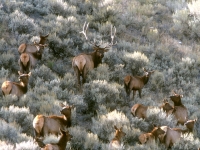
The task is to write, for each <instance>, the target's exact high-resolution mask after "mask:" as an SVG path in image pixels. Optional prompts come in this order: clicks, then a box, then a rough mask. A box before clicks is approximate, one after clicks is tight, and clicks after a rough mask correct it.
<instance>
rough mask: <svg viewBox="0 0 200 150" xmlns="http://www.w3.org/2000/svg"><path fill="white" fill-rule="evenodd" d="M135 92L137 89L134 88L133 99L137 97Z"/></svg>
mask: <svg viewBox="0 0 200 150" xmlns="http://www.w3.org/2000/svg"><path fill="white" fill-rule="evenodd" d="M135 94H136V90H133V99H134V97H135Z"/></svg>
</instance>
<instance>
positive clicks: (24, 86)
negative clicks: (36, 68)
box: [1, 71, 31, 97]
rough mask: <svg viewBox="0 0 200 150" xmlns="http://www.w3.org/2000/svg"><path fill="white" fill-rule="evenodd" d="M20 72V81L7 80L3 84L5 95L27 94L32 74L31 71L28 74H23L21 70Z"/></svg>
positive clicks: (18, 95)
mask: <svg viewBox="0 0 200 150" xmlns="http://www.w3.org/2000/svg"><path fill="white" fill-rule="evenodd" d="M18 73H19V82H11V81H5V82H3V84H2V86H1V90H2V93H3V95H4V96H5V95H9V94H12V95H16V96H17V97H21V96H22V95H24V94H26V93H27V91H28V81H29V77H30V76H31V72H29V73H28V74H23V73H21V72H20V71H18Z"/></svg>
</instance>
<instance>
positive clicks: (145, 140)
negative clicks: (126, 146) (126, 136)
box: [139, 125, 165, 144]
mask: <svg viewBox="0 0 200 150" xmlns="http://www.w3.org/2000/svg"><path fill="white" fill-rule="evenodd" d="M164 133H165V131H163V130H162V129H161V128H160V127H157V126H155V125H154V128H153V130H152V131H151V132H149V133H144V134H141V135H140V136H139V141H140V143H141V144H149V143H151V142H153V140H155V139H157V138H158V137H159V136H160V135H162V134H164Z"/></svg>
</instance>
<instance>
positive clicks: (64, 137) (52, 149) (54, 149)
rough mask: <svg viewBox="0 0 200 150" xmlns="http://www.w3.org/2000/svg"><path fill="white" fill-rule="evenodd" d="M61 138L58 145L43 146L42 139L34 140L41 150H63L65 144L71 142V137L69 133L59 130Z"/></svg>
mask: <svg viewBox="0 0 200 150" xmlns="http://www.w3.org/2000/svg"><path fill="white" fill-rule="evenodd" d="M60 133H61V137H60V139H59V141H58V143H50V144H46V145H45V144H44V143H43V141H42V139H39V138H36V142H37V143H38V145H39V146H40V147H41V148H42V149H41V150H65V148H66V146H67V142H68V141H71V138H72V135H71V134H69V131H63V130H62V129H60Z"/></svg>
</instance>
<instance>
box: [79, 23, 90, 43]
mask: <svg viewBox="0 0 200 150" xmlns="http://www.w3.org/2000/svg"><path fill="white" fill-rule="evenodd" d="M88 26H89V22H88V23H87V25H86V22H85V23H84V25H83V31H81V32H79V33H83V35H84V36H85V38H86V40H88V37H87V35H86V31H87V29H88Z"/></svg>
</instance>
